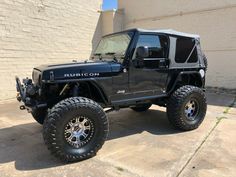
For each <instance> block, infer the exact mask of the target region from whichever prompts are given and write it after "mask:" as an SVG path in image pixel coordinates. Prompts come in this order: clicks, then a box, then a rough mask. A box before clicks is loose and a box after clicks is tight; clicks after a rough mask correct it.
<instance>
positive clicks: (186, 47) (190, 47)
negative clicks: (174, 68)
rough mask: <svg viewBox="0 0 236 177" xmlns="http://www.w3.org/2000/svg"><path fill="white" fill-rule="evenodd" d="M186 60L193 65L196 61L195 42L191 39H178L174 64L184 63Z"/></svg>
mask: <svg viewBox="0 0 236 177" xmlns="http://www.w3.org/2000/svg"><path fill="white" fill-rule="evenodd" d="M190 54H191V56H190ZM187 59H188V63H195V62H197V61H198V55H197V48H196V46H195V40H194V39H191V38H178V39H177V41H176V54H175V62H176V63H185V62H186V61H187Z"/></svg>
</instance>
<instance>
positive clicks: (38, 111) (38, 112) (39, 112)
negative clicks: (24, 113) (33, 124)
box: [31, 109, 48, 125]
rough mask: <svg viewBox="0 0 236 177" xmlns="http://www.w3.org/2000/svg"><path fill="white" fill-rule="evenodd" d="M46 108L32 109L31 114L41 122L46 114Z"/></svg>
mask: <svg viewBox="0 0 236 177" xmlns="http://www.w3.org/2000/svg"><path fill="white" fill-rule="evenodd" d="M47 113H48V112H47V109H34V110H33V111H32V112H31V114H32V116H33V118H34V119H35V120H36V121H37V122H38V123H39V124H41V125H42V124H43V122H44V120H45V118H46V116H47Z"/></svg>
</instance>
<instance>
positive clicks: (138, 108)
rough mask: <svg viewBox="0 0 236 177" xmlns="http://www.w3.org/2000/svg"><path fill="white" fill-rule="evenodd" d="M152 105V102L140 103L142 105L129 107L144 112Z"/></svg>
mask: <svg viewBox="0 0 236 177" xmlns="http://www.w3.org/2000/svg"><path fill="white" fill-rule="evenodd" d="M151 106H152V104H142V105H137V106H133V107H130V108H131V109H132V110H134V111H136V112H145V111H147V110H148V109H149V108H150V107H151Z"/></svg>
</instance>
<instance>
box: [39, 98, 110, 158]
mask: <svg viewBox="0 0 236 177" xmlns="http://www.w3.org/2000/svg"><path fill="white" fill-rule="evenodd" d="M107 135H108V120H107V116H106V114H105V112H104V111H103V108H102V107H101V106H100V105H98V104H97V103H96V102H94V101H92V100H90V99H87V98H82V97H73V98H68V99H65V100H63V101H61V102H59V103H58V104H56V105H55V106H54V107H53V108H52V109H51V110H50V112H49V114H48V116H47V118H46V120H45V122H44V129H43V137H44V141H45V143H46V145H47V146H48V149H49V150H50V151H51V153H52V154H53V155H54V156H56V157H57V158H60V159H61V160H62V161H65V162H75V161H80V160H84V159H87V158H90V157H93V156H94V155H96V153H97V151H98V150H99V149H100V148H101V147H102V145H103V144H104V141H105V139H106V138H107Z"/></svg>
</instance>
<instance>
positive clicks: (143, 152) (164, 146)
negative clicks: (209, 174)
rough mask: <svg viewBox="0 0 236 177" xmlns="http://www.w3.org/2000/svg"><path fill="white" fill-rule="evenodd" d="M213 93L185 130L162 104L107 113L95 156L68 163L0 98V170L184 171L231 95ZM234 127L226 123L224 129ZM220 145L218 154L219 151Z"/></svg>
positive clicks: (28, 173)
mask: <svg viewBox="0 0 236 177" xmlns="http://www.w3.org/2000/svg"><path fill="white" fill-rule="evenodd" d="M218 96H219V95H216V94H215V95H214V94H208V101H209V105H208V112H207V115H206V118H205V120H204V122H203V124H202V125H201V126H200V127H199V129H197V130H195V131H190V132H179V131H176V130H174V129H173V128H172V127H171V126H170V125H169V123H168V121H167V117H166V113H165V109H164V108H160V107H158V106H152V107H151V109H150V110H149V111H148V112H146V113H136V112H134V111H132V110H130V109H124V110H121V111H119V112H112V113H109V114H108V117H109V121H110V135H109V137H108V140H107V141H106V143H105V144H104V146H103V148H102V149H101V150H100V151H99V153H98V154H97V156H96V157H94V158H92V159H88V160H86V161H82V162H78V163H74V164H68V165H65V164H62V163H61V162H59V161H58V160H57V159H55V158H54V157H53V156H51V155H50V153H49V151H48V150H47V149H46V147H45V146H44V143H43V139H42V135H41V131H42V127H41V126H40V125H38V124H37V123H35V122H34V120H33V119H32V118H31V116H30V114H27V113H26V112H25V111H20V110H19V109H18V105H19V104H18V103H16V102H7V103H5V104H0V176H3V177H4V176H19V175H20V176H78V174H79V176H177V175H178V174H179V173H180V172H181V171H182V170H183V173H181V174H189V173H188V172H187V168H188V166H189V163H188V162H189V160H190V159H191V158H193V157H194V158H193V159H195V157H197V156H198V153H196V151H197V150H198V148H199V147H200V146H201V145H202V143H203V142H204V141H205V139H206V137H207V136H208V134H209V133H210V132H211V130H212V129H213V128H214V126H215V125H216V122H217V119H216V117H221V116H222V113H223V111H224V110H225V109H226V106H227V105H229V104H230V103H232V100H233V98H232V97H231V96H227V95H226V96H224V95H220V98H218ZM214 100H215V101H214ZM220 100H221V101H220ZM234 127H235V125H232V127H231V126H230V124H229V125H228V127H227V129H234ZM214 132H215V130H214V131H213V133H214ZM213 133H212V134H213ZM231 133H234V134H232V135H229V136H230V137H232V136H233V137H235V132H231ZM221 134H222V133H221V132H219V133H218V134H216V135H217V136H221ZM206 142H207V141H206ZM233 144H234V145H235V146H236V144H235V143H234V142H233ZM203 145H205V143H204V144H203ZM203 145H202V147H203ZM201 149H202V148H200V150H201ZM210 150H211V149H209V151H210ZM220 150H221V149H219V152H218V153H219V154H222V153H224V151H222V152H221V151H220ZM235 154H236V153H235ZM222 156H223V154H222ZM203 158H204V157H201V158H200V159H203ZM208 158H212V157H211V156H210V157H208ZM212 159H213V158H212ZM231 160H233V159H229V161H231ZM213 162H214V160H213ZM190 163H191V161H190ZM232 163H233V162H232ZM222 166H224V164H222ZM213 171H214V170H213ZM216 171H217V170H216ZM220 172H221V173H222V175H223V174H224V171H220ZM196 175H198V174H196Z"/></svg>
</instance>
